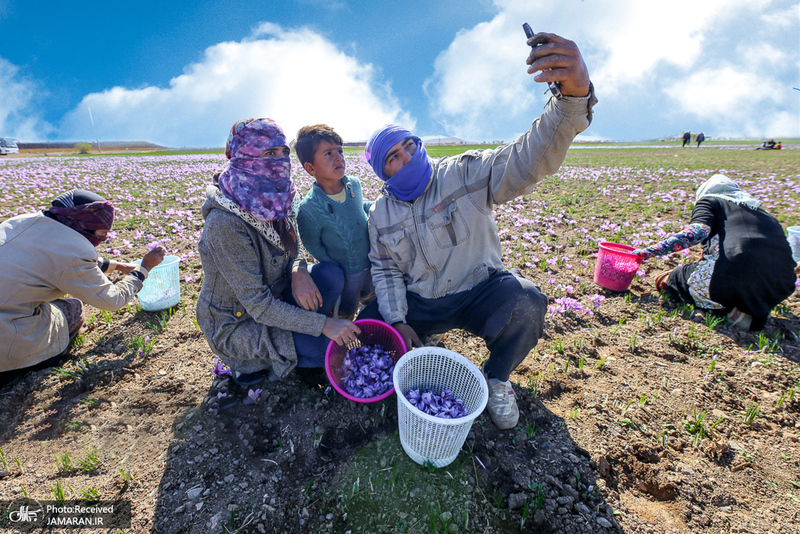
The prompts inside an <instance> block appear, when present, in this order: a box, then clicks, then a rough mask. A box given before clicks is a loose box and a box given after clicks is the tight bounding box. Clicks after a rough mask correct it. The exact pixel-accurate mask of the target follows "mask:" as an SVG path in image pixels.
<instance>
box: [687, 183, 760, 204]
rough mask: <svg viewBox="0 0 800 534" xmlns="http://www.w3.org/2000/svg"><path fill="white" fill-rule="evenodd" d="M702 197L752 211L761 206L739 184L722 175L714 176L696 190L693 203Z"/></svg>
mask: <svg viewBox="0 0 800 534" xmlns="http://www.w3.org/2000/svg"><path fill="white" fill-rule="evenodd" d="M704 197H714V198H720V199H722V200H727V201H729V202H733V203H735V204H739V205H741V206H747V207H748V208H752V209H754V210H755V209H758V206H760V205H761V202H759V201H758V200H756V199H755V198H753V196H752V195H751V194H750V193H747V192H745V191H742V189H741V188H740V187H739V184H737V183H736V182H734V181H733V180H731V179H730V178H728V177H727V176H725V175H724V174H715V175H714V176H712V177H711V178H709V179H708V180H706V181H705V182H703V183H702V185H700V187H698V188H697V193H695V202H696V201H698V200H700V199H701V198H704Z"/></svg>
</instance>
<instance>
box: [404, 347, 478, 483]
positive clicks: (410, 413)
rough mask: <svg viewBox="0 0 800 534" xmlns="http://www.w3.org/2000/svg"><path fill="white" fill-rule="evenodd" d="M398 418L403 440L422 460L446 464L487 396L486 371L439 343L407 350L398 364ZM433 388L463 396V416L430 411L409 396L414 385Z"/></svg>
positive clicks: (412, 455) (415, 457)
mask: <svg viewBox="0 0 800 534" xmlns="http://www.w3.org/2000/svg"><path fill="white" fill-rule="evenodd" d="M392 379H393V381H394V389H395V392H396V393H397V422H398V424H399V427H400V443H401V444H402V445H403V449H404V450H405V451H406V454H408V456H409V457H410V458H411V459H412V460H414V461H415V462H417V463H418V464H420V465H426V464H427V465H433V466H435V467H444V466H446V465H448V464H450V463H451V462H452V461H453V460H455V459H456V456H458V453H459V451H460V450H461V447H462V446H463V445H464V441H465V440H466V439H467V434H468V433H469V429H470V428H471V427H472V423H473V421H475V418H477V417H478V416H479V415H480V414H481V412H483V409H484V408H486V403H487V402H488V401H489V386H488V385H487V384H486V379H485V378H484V376H483V373H482V372H481V371H480V369H478V367H477V366H475V364H473V363H472V362H471V361H469V360H468V359H466V358H465V357H464V356H462V355H460V354H458V353H455V352H453V351H451V350H447V349H443V348H439V347H420V348H418V349H414V350H411V351H409V352H407V353H406V354H405V356H403V357H402V358H400V361H398V362H397V364H396V365H395V366H394V373H393V376H392ZM425 387H427V388H430V389H431V390H432V391H434V392H436V393H437V394H441V392H442V390H445V389H449V390H451V391H452V392H453V396H454V397H455V398H457V399H461V400H463V401H464V407H465V408H466V410H467V415H466V416H465V417H460V418H458V419H444V418H441V417H435V416H433V415H428V414H426V413H424V412H423V411H421V410H420V409H418V408H417V407H416V406H414V405H413V404H411V403H410V402H409V401H408V399H406V393H408V391H409V390H412V389H418V388H425Z"/></svg>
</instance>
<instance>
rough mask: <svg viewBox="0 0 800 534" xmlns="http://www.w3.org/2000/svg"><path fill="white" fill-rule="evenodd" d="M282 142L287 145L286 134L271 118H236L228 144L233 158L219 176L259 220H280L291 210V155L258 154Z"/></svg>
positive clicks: (231, 196)
mask: <svg viewBox="0 0 800 534" xmlns="http://www.w3.org/2000/svg"><path fill="white" fill-rule="evenodd" d="M279 146H286V136H285V135H284V134H283V130H281V128H280V127H279V126H278V125H277V124H275V122H274V121H273V120H272V119H246V120H242V121H237V122H236V123H235V124H234V125H233V127H232V128H231V133H230V135H228V142H227V143H226V145H225V155H226V156H227V157H228V159H230V160H231V161H230V165H229V166H228V169H226V170H225V172H223V173H222V174H221V175H220V176H219V188H220V190H221V191H222V194H223V195H224V196H225V197H226V198H229V199H230V200H232V201H233V202H234V203H235V204H236V205H237V206H239V207H240V208H241V209H242V210H244V211H246V212H248V213H250V214H251V215H252V216H253V217H254V218H255V219H256V220H259V221H277V220H281V219H284V218H286V216H287V215H289V214H290V212H291V208H292V200H294V195H295V188H294V184H293V183H292V180H291V166H290V163H289V158H288V157H285V158H284V157H280V158H266V157H264V158H261V157H259V156H260V155H261V154H262V153H263V152H264V151H265V150H269V149H270V148H275V147H279Z"/></svg>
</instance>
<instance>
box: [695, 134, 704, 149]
mask: <svg viewBox="0 0 800 534" xmlns="http://www.w3.org/2000/svg"><path fill="white" fill-rule="evenodd" d="M705 140H706V136H705V135H704V134H703V132H700V133H699V134H697V139H696V141H697V148H700V143H702V142H703V141H705Z"/></svg>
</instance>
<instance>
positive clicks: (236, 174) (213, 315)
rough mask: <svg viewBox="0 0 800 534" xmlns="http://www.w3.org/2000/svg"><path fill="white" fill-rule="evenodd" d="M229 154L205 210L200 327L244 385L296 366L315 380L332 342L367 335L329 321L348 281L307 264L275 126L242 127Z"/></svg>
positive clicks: (284, 150) (252, 122)
mask: <svg viewBox="0 0 800 534" xmlns="http://www.w3.org/2000/svg"><path fill="white" fill-rule="evenodd" d="M225 155H226V156H227V157H228V159H230V164H229V166H228V169H227V170H225V171H224V172H223V173H221V174H219V175H216V176H214V183H213V184H212V185H211V186H209V187H208V188H207V190H206V196H207V198H206V201H205V203H204V204H203V209H202V214H203V217H204V218H205V227H204V229H203V236H202V237H201V238H200V242H199V244H198V248H199V250H200V257H201V259H202V262H203V286H202V289H201V291H200V296H199V298H198V299H197V322H198V324H199V325H200V328H201V329H202V330H203V333H204V334H205V336H206V339H207V340H208V344H209V345H210V347H211V350H212V351H213V352H214V354H216V355H218V356H219V357H220V358H221V359H222V360H223V361H224V362H225V363H226V364H228V365H229V366H230V367H231V369H232V371H233V379H234V381H235V382H236V383H238V384H240V385H244V386H250V385H255V384H257V383H259V382H260V381H261V380H262V379H263V378H264V376H266V375H267V374H269V376H270V378H271V379H273V380H277V379H281V378H284V377H285V376H286V375H287V374H288V373H289V372H290V371H291V370H292V369H293V368H295V367H297V368H298V369H305V370H306V372H305V373H301V378H302V377H303V376H305V377H306V378H307V379H310V380H312V381H316V380H318V379H320V378H321V373H319V369H320V368H321V367H322V366H323V364H324V359H325V349H326V348H327V346H328V343H329V341H330V340H335V341H336V342H337V343H339V344H345V343H348V342H351V341H354V340H355V338H356V335H357V334H358V333H360V330H359V328H358V326H356V325H355V324H353V323H352V322H350V321H346V320H340V319H334V318H331V317H329V316H328V315H330V314H331V313H332V311H333V308H334V305H335V303H336V302H335V301H336V296H338V295H339V293H341V291H342V286H343V284H344V275H343V273H342V271H341V269H339V267H338V266H336V265H335V264H331V263H320V264H315V265H312V266H311V268H310V269H309V268H307V266H306V261H305V258H304V254H303V252H302V246H301V245H300V244H299V243H298V240H297V232H296V224H295V221H294V217H293V215H292V200H293V199H294V195H295V188H294V184H293V183H292V181H291V176H290V163H289V147H288V146H287V144H286V138H285V136H284V134H283V131H282V130H281V129H280V127H278V125H277V124H275V123H274V122H273V121H272V120H270V119H248V120H244V121H239V122H237V123H236V124H234V125H233V128H232V129H231V132H230V135H229V136H228V142H227V145H226V148H225ZM311 370H314V371H311ZM309 375H310V377H309Z"/></svg>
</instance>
